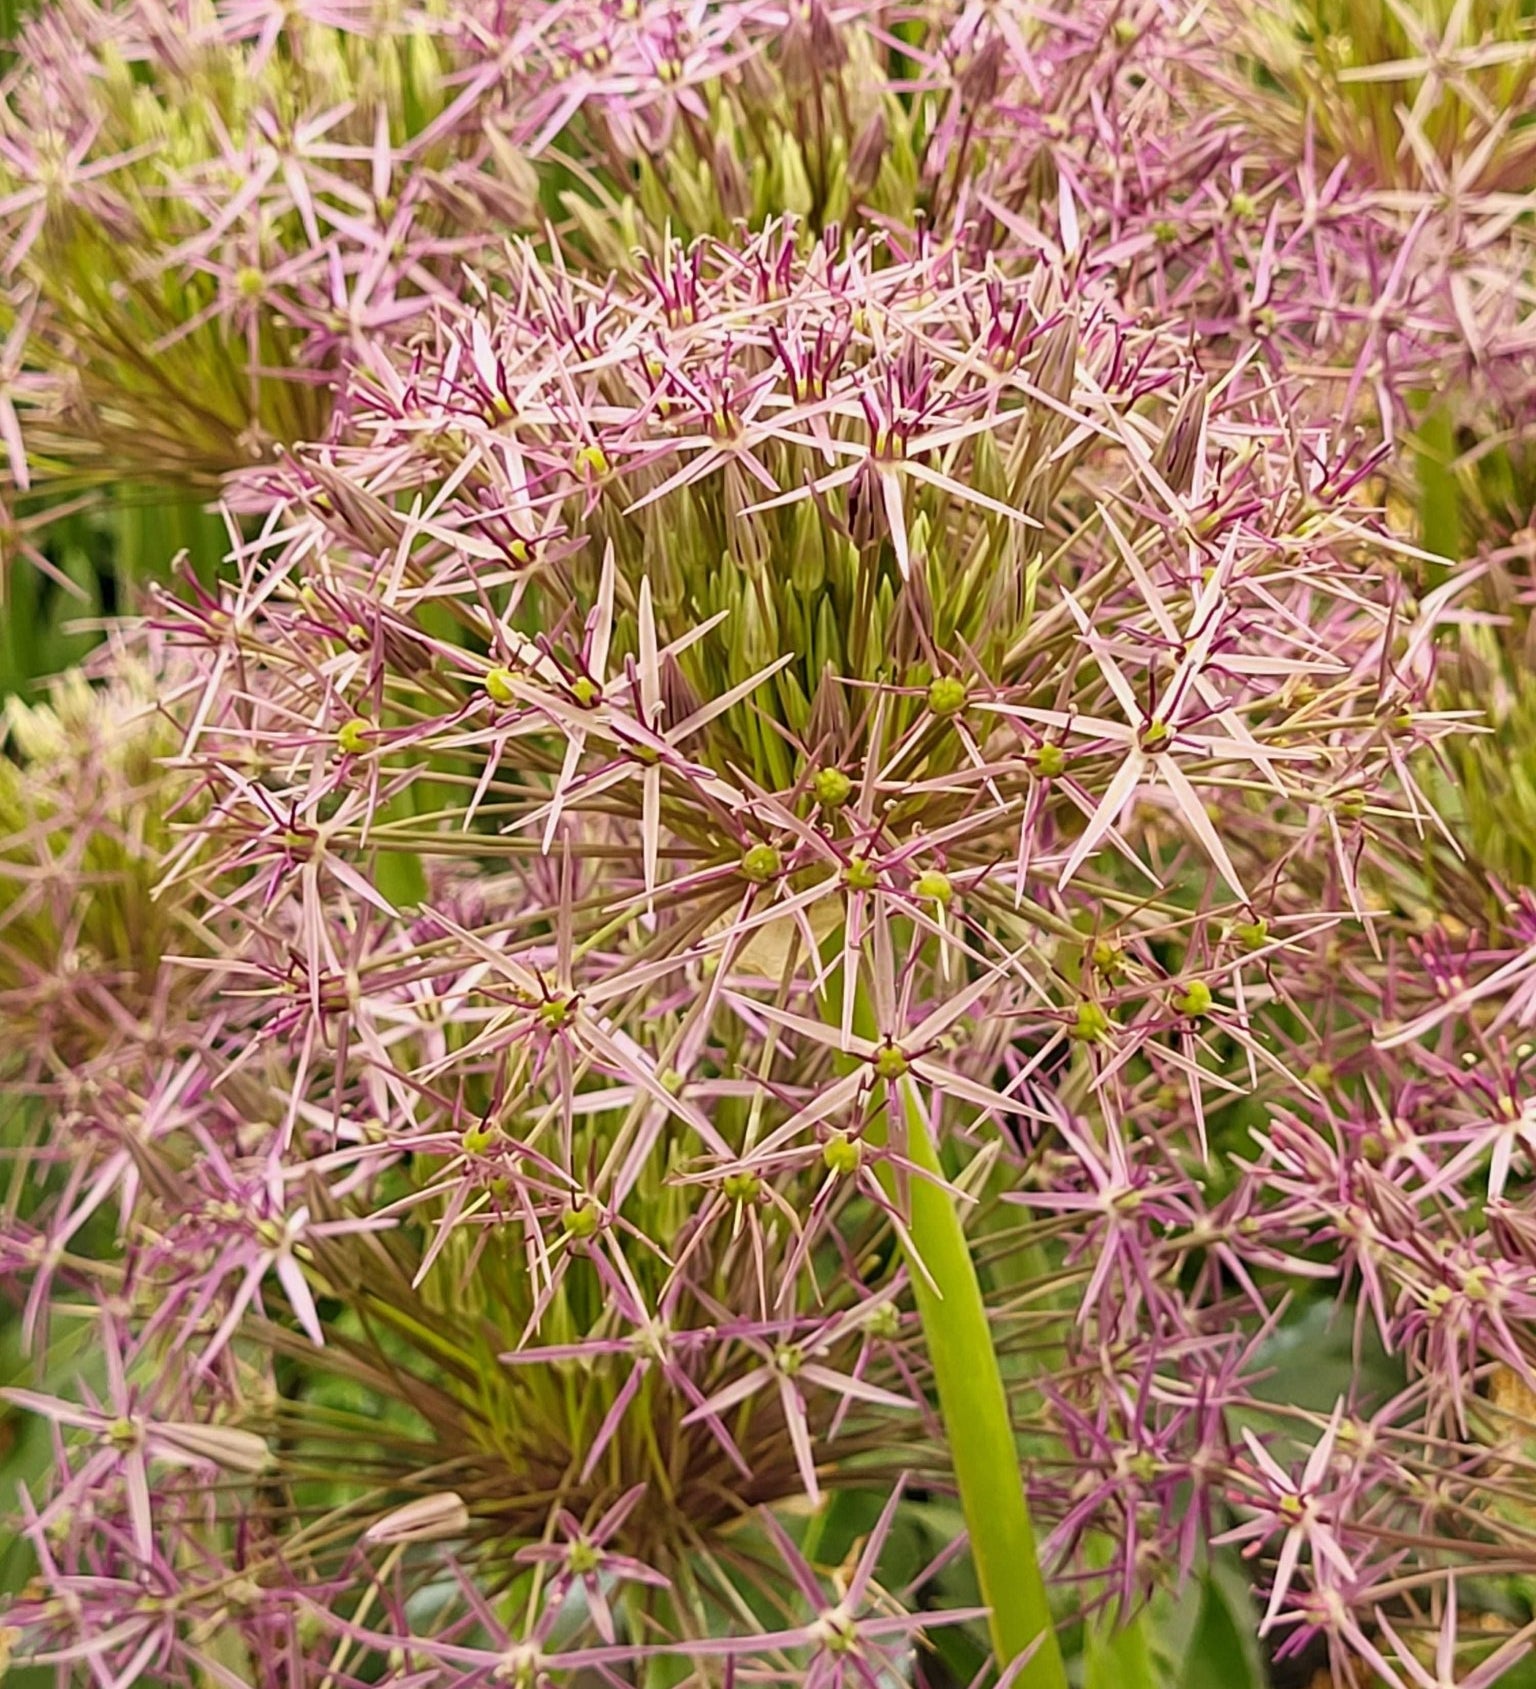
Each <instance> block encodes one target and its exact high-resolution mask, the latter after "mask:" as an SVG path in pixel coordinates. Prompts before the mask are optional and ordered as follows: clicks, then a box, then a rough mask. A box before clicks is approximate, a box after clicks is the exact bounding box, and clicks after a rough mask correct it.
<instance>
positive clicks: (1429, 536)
mask: <svg viewBox="0 0 1536 1689" xmlns="http://www.w3.org/2000/svg"><path fill="white" fill-rule="evenodd" d="M1415 455H1416V467H1417V471H1418V481H1419V543H1420V544H1421V545H1422V546H1423V547H1424V549H1425V550H1426V551H1432V552H1434V553H1435V554H1436V556H1438V557H1443V558H1445V559H1446V561H1445V562H1444V563H1431V564H1429V565H1428V567H1427V570H1426V574H1427V577H1428V582H1429V585H1430V586H1439V585H1440V583H1441V582H1442V581H1445V580H1447V579H1448V578H1449V577H1450V573H1451V565H1452V564H1455V563H1459V562H1460V561H1461V558H1462V546H1463V535H1462V531H1461V489H1460V488H1459V487H1458V486H1457V484H1456V472H1455V469H1454V468H1453V467H1452V466H1453V465H1454V463H1455V461H1456V428H1455V423H1454V421H1453V419H1452V417H1451V409H1450V406H1449V405H1448V404H1447V403H1446V401H1445V400H1444V399H1429V400H1426V401H1425V408H1424V411H1423V414H1422V415H1421V416H1420V418H1419V426H1418V434H1417V451H1416V454H1415Z"/></svg>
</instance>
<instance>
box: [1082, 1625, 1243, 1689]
mask: <svg viewBox="0 0 1536 1689" xmlns="http://www.w3.org/2000/svg"><path fill="white" fill-rule="evenodd" d="M1083 1689H1161V1679H1160V1677H1159V1675H1158V1671H1157V1667H1156V1666H1155V1665H1154V1663H1153V1660H1152V1645H1151V1642H1150V1639H1149V1637H1148V1633H1147V1615H1146V1613H1145V1612H1140V1613H1138V1614H1137V1615H1136V1617H1135V1618H1133V1619H1132V1620H1131V1622H1130V1623H1129V1624H1127V1625H1121V1624H1116V1623H1114V1622H1113V1621H1112V1620H1109V1619H1101V1620H1099V1621H1098V1622H1097V1623H1096V1624H1095V1625H1094V1626H1093V1628H1092V1629H1091V1630H1090V1631H1089V1632H1088V1635H1087V1637H1086V1639H1085V1642H1084V1647H1083ZM1227 1689H1241V1681H1240V1680H1239V1679H1233V1681H1232V1683H1231V1684H1230V1685H1228V1686H1227Z"/></svg>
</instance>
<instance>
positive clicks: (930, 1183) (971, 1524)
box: [853, 983, 1067, 1689]
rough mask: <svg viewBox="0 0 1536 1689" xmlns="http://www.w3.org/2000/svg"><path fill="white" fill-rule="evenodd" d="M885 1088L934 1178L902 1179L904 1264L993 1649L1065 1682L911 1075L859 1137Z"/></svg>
mask: <svg viewBox="0 0 1536 1689" xmlns="http://www.w3.org/2000/svg"><path fill="white" fill-rule="evenodd" d="M853 1026H854V1030H855V1031H856V1032H857V1033H858V1035H859V1036H860V1037H863V1038H870V1039H877V1038H878V1037H879V1036H880V1029H879V1026H878V1024H877V1022H876V1018H875V1013H874V1006H873V1004H872V1002H871V1001H870V997H869V994H868V992H867V991H866V990H865V988H864V986H863V984H862V983H860V984H858V985H856V986H855V987H854V1005H853ZM892 1092H895V1093H898V1094H899V1095H900V1098H901V1107H902V1109H903V1110H904V1112H905V1115H906V1126H907V1133H906V1138H907V1142H906V1156H907V1159H908V1160H909V1161H911V1162H912V1163H913V1165H914V1166H916V1167H917V1168H918V1169H919V1170H920V1171H921V1172H922V1173H924V1174H930V1175H932V1177H925V1178H919V1179H914V1180H912V1181H911V1184H910V1188H909V1191H908V1196H907V1201H908V1204H909V1212H908V1214H907V1216H906V1218H907V1227H908V1233H907V1235H908V1236H909V1237H910V1239H911V1254H912V1256H913V1257H914V1259H912V1260H910V1261H909V1263H908V1264H909V1266H910V1268H911V1272H912V1290H913V1300H914V1301H915V1302H916V1304H917V1311H918V1316H919V1318H920V1319H921V1321H922V1327H923V1338H924V1342H925V1344H926V1346H927V1349H928V1359H929V1362H930V1364H931V1365H932V1367H933V1378H934V1385H935V1388H936V1389H937V1392H938V1397H939V1412H940V1415H941V1416H942V1418H943V1421H944V1429H945V1432H946V1434H947V1438H948V1442H949V1448H950V1455H951V1459H952V1460H953V1462H954V1470H955V1485H956V1488H957V1489H958V1490H959V1492H960V1506H961V1508H962V1510H963V1511H964V1514H965V1523H966V1529H967V1530H968V1531H969V1532H970V1538H971V1556H972V1559H973V1561H974V1563H975V1567H976V1576H977V1580H978V1582H979V1583H980V1585H981V1597H982V1600H983V1601H984V1602H985V1603H986V1605H987V1609H988V1614H989V1620H988V1622H989V1627H990V1630H991V1635H992V1646H993V1648H994V1650H995V1651H996V1654H997V1659H998V1664H999V1666H1000V1667H1002V1668H1004V1669H1006V1668H1007V1667H1008V1666H1009V1665H1010V1664H1011V1663H1012V1662H1014V1661H1016V1660H1018V1659H1019V1658H1021V1657H1025V1656H1027V1657H1026V1658H1025V1663H1024V1664H1023V1666H1021V1667H1020V1668H1019V1671H1018V1673H1017V1675H1016V1676H1015V1677H1014V1679H1013V1681H1014V1682H1015V1684H1016V1685H1017V1686H1018V1689H1066V1682H1067V1677H1066V1669H1065V1667H1064V1666H1063V1664H1062V1658H1061V1647H1060V1644H1059V1642H1058V1641H1057V1638H1056V1631H1055V1627H1054V1626H1053V1625H1052V1622H1051V1609H1050V1603H1049V1601H1048V1600H1047V1597H1046V1592H1045V1580H1044V1578H1043V1577H1042V1575H1041V1571H1040V1555H1039V1551H1038V1549H1037V1548H1036V1545H1035V1529H1034V1524H1033V1522H1032V1521H1031V1519H1030V1516H1029V1501H1028V1499H1027V1497H1026V1496H1025V1493H1024V1478H1023V1473H1022V1471H1021V1469H1020V1466H1019V1455H1018V1444H1017V1442H1016V1440H1015V1438H1014V1433H1013V1421H1012V1418H1011V1416H1010V1415H1009V1412H1008V1395H1007V1391H1006V1390H1005V1389H1004V1387H1003V1377H1002V1373H1001V1371H1000V1370H999V1367H998V1362H997V1351H996V1350H995V1348H994V1347H993V1343H992V1333H991V1329H990V1326H989V1324H988V1321H987V1307H986V1302H985V1300H984V1298H983V1296H982V1290H981V1282H980V1280H979V1278H978V1277H977V1274H976V1263H975V1262H974V1261H973V1260H972V1258H971V1251H970V1245H969V1244H968V1243H967V1241H966V1236H965V1227H964V1225H963V1224H962V1223H961V1219H960V1214H959V1212H958V1210H957V1209H956V1207H955V1202H954V1198H953V1197H952V1196H951V1195H950V1192H949V1188H948V1185H947V1183H946V1181H945V1178H944V1169H943V1166H942V1164H941V1163H940V1161H939V1157H938V1152H937V1151H936V1150H935V1148H934V1145H933V1141H932V1138H931V1137H930V1135H929V1132H928V1125H927V1121H926V1120H925V1118H924V1113H923V1108H922V1104H921V1101H920V1100H919V1097H918V1094H917V1091H916V1088H915V1087H914V1085H913V1083H912V1080H911V1079H910V1077H905V1078H901V1079H898V1080H897V1081H896V1082H895V1083H894V1084H892V1085H889V1086H888V1087H887V1102H886V1103H885V1105H884V1106H883V1107H881V1106H880V1105H878V1104H877V1105H876V1106H875V1107H874V1109H873V1111H872V1113H871V1117H870V1122H869V1125H868V1126H867V1127H866V1129H865V1137H866V1138H867V1139H868V1141H869V1142H870V1143H871V1145H872V1146H874V1147H876V1148H883V1147H884V1146H885V1143H886V1140H887V1138H888V1137H889V1131H890V1125H889V1108H890V1101H889V1097H890V1094H891V1093H892ZM879 1178H880V1182H881V1185H882V1186H883V1187H884V1189H885V1192H886V1195H887V1196H888V1197H890V1199H891V1200H892V1201H895V1200H896V1199H897V1190H896V1183H897V1181H896V1174H895V1171H894V1169H893V1168H892V1167H891V1165H890V1164H889V1163H888V1162H887V1163H883V1164H882V1165H881V1167H880V1170H879Z"/></svg>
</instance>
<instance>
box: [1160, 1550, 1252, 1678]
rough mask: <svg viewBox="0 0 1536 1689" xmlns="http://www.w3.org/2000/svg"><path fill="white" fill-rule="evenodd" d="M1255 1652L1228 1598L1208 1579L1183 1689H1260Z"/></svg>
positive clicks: (1187, 1656)
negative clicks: (1246, 1638)
mask: <svg viewBox="0 0 1536 1689" xmlns="http://www.w3.org/2000/svg"><path fill="white" fill-rule="evenodd" d="M1261 1682H1262V1679H1261V1678H1260V1675H1259V1673H1258V1670H1257V1667H1256V1662H1255V1660H1254V1658H1253V1652H1252V1650H1251V1648H1250V1647H1249V1645H1248V1643H1247V1641H1246V1640H1245V1639H1244V1635H1243V1631H1242V1629H1241V1627H1240V1626H1239V1624H1238V1622H1237V1620H1236V1619H1235V1618H1234V1617H1233V1615H1232V1609H1231V1607H1230V1606H1229V1605H1228V1602H1227V1598H1226V1596H1225V1595H1224V1594H1223V1593H1222V1590H1221V1588H1220V1587H1219V1585H1218V1584H1217V1583H1216V1581H1215V1580H1214V1579H1210V1578H1208V1579H1207V1580H1206V1585H1205V1594H1204V1596H1203V1597H1202V1599H1201V1602H1200V1617H1199V1619H1198V1620H1197V1621H1196V1624H1195V1633H1194V1635H1193V1636H1192V1637H1191V1638H1190V1643H1189V1652H1188V1654H1187V1655H1186V1657H1185V1660H1184V1669H1183V1671H1182V1672H1181V1673H1180V1674H1179V1683H1180V1684H1181V1686H1182V1689H1260V1685H1261Z"/></svg>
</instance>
